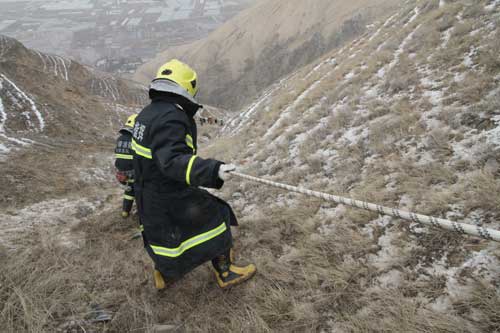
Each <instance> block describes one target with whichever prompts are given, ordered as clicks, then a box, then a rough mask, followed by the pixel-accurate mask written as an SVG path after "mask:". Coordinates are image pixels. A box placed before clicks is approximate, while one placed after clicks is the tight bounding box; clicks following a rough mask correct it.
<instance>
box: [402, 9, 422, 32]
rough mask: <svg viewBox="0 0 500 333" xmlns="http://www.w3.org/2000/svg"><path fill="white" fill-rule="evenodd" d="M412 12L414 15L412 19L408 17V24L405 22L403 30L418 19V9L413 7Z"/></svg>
mask: <svg viewBox="0 0 500 333" xmlns="http://www.w3.org/2000/svg"><path fill="white" fill-rule="evenodd" d="M413 11H414V14H413V16H412V17H410V19H409V20H408V22H406V23H405V24H404V25H403V28H405V27H406V26H408V25H409V24H410V23H412V22H413V21H415V20H416V19H417V17H418V15H419V14H420V10H419V9H418V7H415V9H414V10H413Z"/></svg>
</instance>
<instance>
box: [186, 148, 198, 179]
mask: <svg viewBox="0 0 500 333" xmlns="http://www.w3.org/2000/svg"><path fill="white" fill-rule="evenodd" d="M197 157H198V156H196V155H193V157H191V159H190V160H189V163H188V166H187V169H186V183H187V184H188V185H191V169H192V168H193V164H194V160H195V159H196V158H197Z"/></svg>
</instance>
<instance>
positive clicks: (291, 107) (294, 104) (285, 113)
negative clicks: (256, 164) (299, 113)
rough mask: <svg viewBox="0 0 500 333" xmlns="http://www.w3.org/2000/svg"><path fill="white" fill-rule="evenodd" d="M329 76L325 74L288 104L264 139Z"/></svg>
mask: <svg viewBox="0 0 500 333" xmlns="http://www.w3.org/2000/svg"><path fill="white" fill-rule="evenodd" d="M329 74H330V72H329V73H327V74H325V75H324V76H323V77H321V78H320V79H319V80H317V81H315V82H314V83H313V84H311V85H310V86H309V87H308V88H307V89H306V90H304V91H303V92H302V93H301V94H300V95H299V96H298V97H297V98H296V99H295V100H294V101H293V102H292V104H290V105H289V106H288V107H287V108H286V109H285V110H284V111H283V112H282V113H281V115H280V117H279V119H278V120H277V121H276V122H275V123H274V124H273V125H272V126H271V127H270V128H269V129H268V130H267V132H266V134H264V138H269V136H271V135H272V134H273V133H274V131H275V130H276V129H277V128H279V126H281V124H282V123H283V121H285V119H288V118H289V117H290V114H291V112H292V111H293V110H295V108H296V107H297V106H298V105H299V104H300V103H301V102H302V101H303V100H304V99H305V98H306V97H307V96H308V95H309V94H310V93H311V92H312V91H314V90H315V89H316V87H317V86H318V85H319V84H320V83H321V81H323V79H325V78H326V77H327V76H328V75H329Z"/></svg>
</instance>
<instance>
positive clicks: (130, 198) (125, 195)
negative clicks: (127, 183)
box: [123, 194, 134, 201]
mask: <svg viewBox="0 0 500 333" xmlns="http://www.w3.org/2000/svg"><path fill="white" fill-rule="evenodd" d="M123 199H125V200H131V201H132V200H134V197H133V196H131V195H127V194H124V195H123Z"/></svg>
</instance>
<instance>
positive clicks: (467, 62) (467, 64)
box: [463, 46, 477, 68]
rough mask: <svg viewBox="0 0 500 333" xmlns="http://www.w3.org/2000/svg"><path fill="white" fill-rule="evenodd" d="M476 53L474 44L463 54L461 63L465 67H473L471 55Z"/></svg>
mask: <svg viewBox="0 0 500 333" xmlns="http://www.w3.org/2000/svg"><path fill="white" fill-rule="evenodd" d="M476 53H477V48H476V47H474V46H471V47H470V50H469V53H468V54H467V55H465V57H464V61H463V64H464V66H465V67H467V68H474V61H473V60H472V57H474V56H475V55H476Z"/></svg>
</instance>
